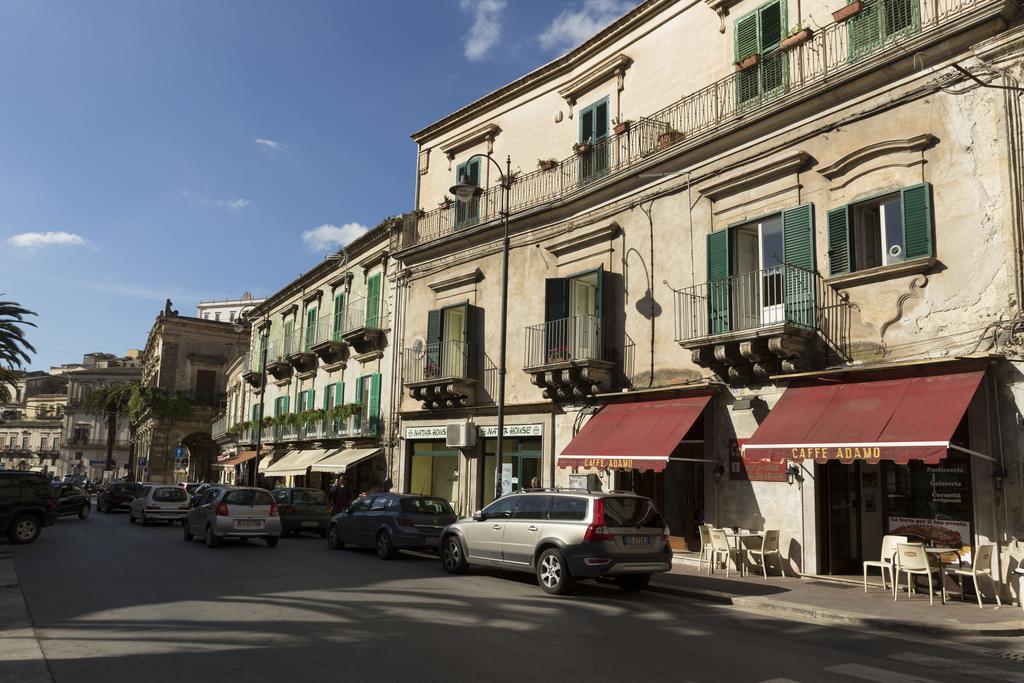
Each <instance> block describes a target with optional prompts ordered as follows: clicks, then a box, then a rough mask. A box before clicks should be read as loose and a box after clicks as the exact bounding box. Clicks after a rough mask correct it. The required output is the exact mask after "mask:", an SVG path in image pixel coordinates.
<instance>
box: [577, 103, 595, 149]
mask: <svg viewBox="0 0 1024 683" xmlns="http://www.w3.org/2000/svg"><path fill="white" fill-rule="evenodd" d="M587 140H590V141H591V142H593V141H594V110H593V109H591V108H589V107H588V108H587V109H584V110H583V111H582V112H580V142H581V143H582V142H586V141H587Z"/></svg>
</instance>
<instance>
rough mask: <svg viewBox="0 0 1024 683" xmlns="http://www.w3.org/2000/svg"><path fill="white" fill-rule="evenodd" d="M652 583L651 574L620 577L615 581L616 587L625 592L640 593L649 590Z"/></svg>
mask: <svg viewBox="0 0 1024 683" xmlns="http://www.w3.org/2000/svg"><path fill="white" fill-rule="evenodd" d="M650 583H651V575H650V574H631V575H629V576H620V577H618V578H617V579H615V585H616V586H618V587H619V588H621V589H622V590H624V591H630V592H632V591H639V590H643V589H644V588H647V586H648V584H650Z"/></svg>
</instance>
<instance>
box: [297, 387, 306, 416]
mask: <svg viewBox="0 0 1024 683" xmlns="http://www.w3.org/2000/svg"><path fill="white" fill-rule="evenodd" d="M296 398H298V404H299V405H298V408H297V410H296V411H295V412H297V413H301V412H302V411H303V410H305V409H306V392H305V391H300V392H299V395H298V396H297V397H296Z"/></svg>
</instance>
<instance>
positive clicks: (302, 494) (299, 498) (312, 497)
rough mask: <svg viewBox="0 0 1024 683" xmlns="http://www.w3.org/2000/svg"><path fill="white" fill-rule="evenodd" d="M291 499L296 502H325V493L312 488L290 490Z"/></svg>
mask: <svg viewBox="0 0 1024 683" xmlns="http://www.w3.org/2000/svg"><path fill="white" fill-rule="evenodd" d="M292 500H293V501H295V502H296V503H326V502H327V494H326V493H324V492H323V491H316V490H312V489H310V490H305V489H297V490H295V491H294V492H292Z"/></svg>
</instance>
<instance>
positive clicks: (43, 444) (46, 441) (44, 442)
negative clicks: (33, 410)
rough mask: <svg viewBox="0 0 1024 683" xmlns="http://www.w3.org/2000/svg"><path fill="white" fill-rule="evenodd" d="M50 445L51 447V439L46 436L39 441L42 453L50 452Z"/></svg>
mask: <svg viewBox="0 0 1024 683" xmlns="http://www.w3.org/2000/svg"><path fill="white" fill-rule="evenodd" d="M49 445H50V439H49V438H47V437H45V436H44V437H42V438H40V439H39V450H41V451H45V450H48V447H49Z"/></svg>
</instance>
